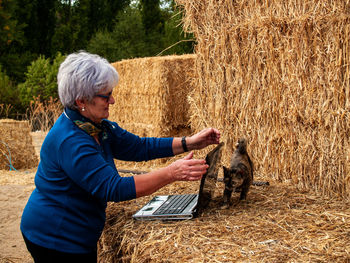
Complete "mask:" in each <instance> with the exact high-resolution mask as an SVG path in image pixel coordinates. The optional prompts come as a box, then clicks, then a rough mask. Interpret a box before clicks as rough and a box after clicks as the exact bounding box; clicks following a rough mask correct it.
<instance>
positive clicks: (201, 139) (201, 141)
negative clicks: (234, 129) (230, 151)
mask: <svg viewBox="0 0 350 263" xmlns="http://www.w3.org/2000/svg"><path fill="white" fill-rule="evenodd" d="M181 140H182V138H180V137H175V138H174V140H173V143H172V148H173V153H174V155H177V154H180V153H183V152H184V148H183V146H182V142H181ZM185 143H186V146H187V150H188V151H191V150H200V149H203V148H204V147H207V146H208V145H211V144H219V143H220V132H219V131H218V130H217V129H214V128H206V129H204V130H201V131H200V132H198V133H196V134H194V135H192V136H190V137H185Z"/></svg>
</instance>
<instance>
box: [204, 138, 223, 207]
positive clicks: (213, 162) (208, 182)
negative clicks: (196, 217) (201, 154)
mask: <svg viewBox="0 0 350 263" xmlns="http://www.w3.org/2000/svg"><path fill="white" fill-rule="evenodd" d="M223 145H224V143H223V142H221V143H220V144H218V145H217V146H216V147H215V148H214V149H213V150H212V151H210V152H209V153H208V154H207V156H206V157H205V160H206V162H207V164H208V165H209V168H208V170H207V172H206V173H205V174H204V175H203V176H202V179H201V183H200V187H199V196H198V204H197V213H200V212H201V211H202V210H203V209H204V208H205V207H207V206H208V204H209V202H210V201H211V200H212V198H213V195H214V191H215V188H216V181H217V178H218V170H219V164H220V159H221V152H222V151H221V150H222V146H223Z"/></svg>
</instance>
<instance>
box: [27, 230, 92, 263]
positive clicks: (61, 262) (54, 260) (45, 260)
mask: <svg viewBox="0 0 350 263" xmlns="http://www.w3.org/2000/svg"><path fill="white" fill-rule="evenodd" d="M22 235H23V234H22ZM23 238H24V242H25V243H26V246H27V249H28V251H29V252H30V254H31V255H32V257H33V259H34V262H35V263H70V262H72V263H78V262H84V263H97V250H96V251H94V252H92V253H87V254H72V253H65V252H60V251H57V250H53V249H48V248H46V247H42V246H38V245H36V244H34V243H32V242H30V241H29V240H28V239H27V238H26V237H25V236H24V235H23Z"/></svg>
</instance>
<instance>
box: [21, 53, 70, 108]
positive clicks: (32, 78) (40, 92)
mask: <svg viewBox="0 0 350 263" xmlns="http://www.w3.org/2000/svg"><path fill="white" fill-rule="evenodd" d="M64 58H65V57H64V56H62V55H61V54H60V53H58V54H57V56H56V58H55V59H54V60H53V61H51V60H50V59H49V58H47V59H46V58H45V57H44V56H39V58H38V59H37V60H35V61H33V62H32V63H31V65H30V66H29V67H28V71H27V73H26V74H25V75H26V81H25V82H24V83H21V84H19V85H18V88H19V91H20V99H21V102H22V105H23V106H24V107H27V106H28V105H29V104H30V102H31V101H32V100H33V98H34V97H39V96H40V99H41V100H42V101H47V100H49V99H50V98H51V97H52V98H58V91H57V73H58V68H59V65H60V64H61V62H62V61H63V60H64Z"/></svg>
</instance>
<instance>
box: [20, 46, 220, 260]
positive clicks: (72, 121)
mask: <svg viewBox="0 0 350 263" xmlns="http://www.w3.org/2000/svg"><path fill="white" fill-rule="evenodd" d="M118 78H119V76H118V73H117V71H116V70H115V69H114V68H113V67H112V66H111V65H110V64H109V63H108V62H107V60H105V59H103V58H101V57H99V56H97V55H92V54H89V53H86V52H79V53H73V54H71V55H69V56H67V58H66V59H65V61H64V62H63V63H62V64H61V66H60V68H59V72H58V76H57V81H58V92H59V97H60V100H61V103H62V104H63V106H64V112H63V113H62V115H61V116H60V117H59V118H58V119H57V121H56V123H55V124H54V126H53V127H52V129H51V130H50V132H49V133H48V135H47V136H46V138H45V141H44V143H43V145H42V148H41V152H40V163H39V166H38V170H37V173H36V176H35V185H36V188H35V190H34V191H33V193H32V195H31V197H30V198H29V200H28V203H27V205H26V207H25V209H24V211H23V215H22V221H21V231H22V234H23V237H24V240H25V242H26V245H27V248H28V250H29V251H30V253H31V254H32V256H33V258H34V260H35V262H65V261H72V260H75V261H76V260H81V261H78V262H96V260H97V248H96V247H97V241H98V239H99V237H100V235H101V232H102V230H103V227H104V223H105V209H106V206H107V202H108V201H115V202H119V201H124V200H130V199H133V198H137V197H141V196H144V195H149V194H151V193H153V192H155V191H156V190H158V189H159V188H161V187H163V186H165V185H167V184H169V183H172V182H175V181H180V180H184V181H195V180H200V179H201V176H202V175H203V174H204V173H205V172H206V170H207V168H208V165H207V164H206V163H205V160H199V159H192V157H193V153H192V152H191V153H189V154H188V155H187V156H186V157H185V158H183V159H180V160H177V161H175V162H174V163H172V164H170V165H169V166H167V167H165V168H161V169H159V170H156V171H152V172H149V173H147V174H141V175H136V176H131V177H121V176H119V174H118V171H117V169H116V167H115V164H114V158H116V159H120V160H126V161H147V160H151V159H155V158H162V157H169V156H174V155H177V154H180V153H183V152H184V151H187V150H194V149H202V148H204V147H206V146H208V145H210V144H218V143H219V140H220V133H219V131H218V130H216V129H214V128H208V129H204V130H202V131H201V132H199V133H197V134H195V135H193V136H191V137H183V138H140V137H138V136H136V135H134V134H131V133H129V132H127V131H126V130H123V129H122V128H120V127H119V126H118V124H117V123H115V122H111V121H108V120H107V118H108V115H109V106H110V104H114V102H115V101H114V98H113V96H112V90H113V88H114V87H115V86H116V85H117V82H118Z"/></svg>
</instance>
